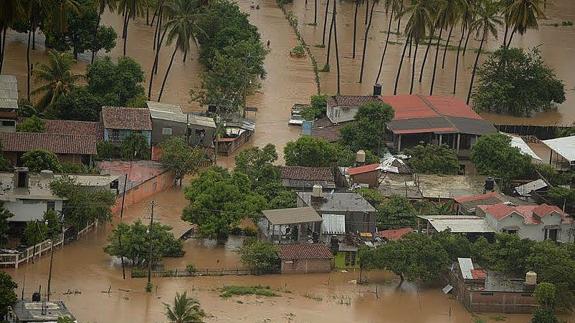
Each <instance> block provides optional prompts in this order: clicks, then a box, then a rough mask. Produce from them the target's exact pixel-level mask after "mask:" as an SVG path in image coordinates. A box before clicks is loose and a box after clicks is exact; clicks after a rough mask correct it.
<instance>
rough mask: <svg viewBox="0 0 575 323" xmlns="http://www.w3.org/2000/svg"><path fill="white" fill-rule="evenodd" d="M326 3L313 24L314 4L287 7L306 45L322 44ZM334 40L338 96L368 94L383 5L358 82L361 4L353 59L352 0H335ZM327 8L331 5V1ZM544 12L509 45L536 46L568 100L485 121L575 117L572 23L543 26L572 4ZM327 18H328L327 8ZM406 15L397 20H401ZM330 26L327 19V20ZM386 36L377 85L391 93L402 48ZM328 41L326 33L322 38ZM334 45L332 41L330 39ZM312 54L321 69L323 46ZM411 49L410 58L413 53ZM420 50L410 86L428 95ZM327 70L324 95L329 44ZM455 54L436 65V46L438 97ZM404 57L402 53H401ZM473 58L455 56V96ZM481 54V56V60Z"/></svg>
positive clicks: (330, 85) (407, 67) (330, 87)
mask: <svg viewBox="0 0 575 323" xmlns="http://www.w3.org/2000/svg"><path fill="white" fill-rule="evenodd" d="M325 3H326V1H321V0H320V4H321V5H320V6H319V7H318V25H317V26H311V25H309V23H313V18H314V2H313V1H309V3H308V5H307V8H306V6H305V2H304V1H295V2H294V4H293V5H292V6H291V7H290V9H291V10H293V12H294V13H295V15H296V16H297V17H298V21H299V25H300V28H302V29H303V35H304V38H305V39H306V41H307V43H309V44H310V45H316V44H321V40H322V31H323V17H324V10H325ZM337 5H338V9H337V14H338V20H337V23H338V26H337V31H338V39H339V41H338V43H339V53H340V67H341V75H342V77H341V93H342V94H349V95H353V94H371V92H372V86H373V84H374V83H375V78H376V76H377V71H378V67H379V63H380V59H381V53H382V50H383V46H384V43H385V37H386V35H387V34H386V31H387V23H388V20H387V17H386V15H385V12H384V9H383V8H382V6H379V7H376V11H375V13H374V18H373V25H372V27H371V31H370V34H369V36H368V40H369V41H368V45H367V50H366V53H365V54H366V62H365V75H364V80H363V83H361V84H360V83H358V81H359V71H360V66H361V56H362V51H363V50H362V47H363V40H364V31H365V27H364V17H365V6H362V7H360V10H359V14H358V28H357V30H358V36H357V41H356V42H357V43H356V51H357V52H356V53H357V54H356V58H355V59H353V58H352V43H353V3H352V2H351V1H338V2H337ZM330 6H331V5H330ZM546 15H547V17H548V19H547V20H543V21H541V22H540V25H541V26H540V29H539V30H538V31H531V30H530V31H529V32H527V34H526V35H525V36H523V37H521V36H519V35H515V36H514V38H513V39H514V40H513V44H512V46H517V47H522V48H531V47H535V46H539V49H540V50H541V53H542V56H543V59H544V60H545V62H546V63H547V64H548V65H549V66H551V67H552V68H553V69H554V70H555V72H556V73H557V76H558V77H559V78H560V79H562V80H563V81H564V82H565V89H566V92H567V100H566V102H565V103H563V104H562V105H561V106H559V109H558V111H554V112H547V113H539V114H537V115H535V116H534V117H533V118H529V119H526V118H513V117H507V116H497V115H491V114H485V117H487V118H488V119H489V120H491V121H493V122H498V123H530V124H556V123H559V124H571V123H573V122H574V121H575V109H574V106H575V103H574V99H575V94H574V90H573V88H574V86H575V65H574V64H572V62H571V59H572V57H573V55H575V27H572V26H571V27H553V26H546V25H545V24H550V23H555V22H559V23H561V21H575V2H573V1H571V0H555V1H552V2H548V6H547V10H546ZM329 17H330V18H331V8H330V13H329ZM405 22H406V19H403V21H402V27H401V28H402V29H401V30H403V28H404V26H403V24H404V23H405ZM393 25H394V26H393V27H392V30H393V31H396V30H397V23H394V24H393ZM328 30H329V22H328ZM446 34H447V33H446V32H444V33H443V37H444V38H446V36H447V35H446ZM459 35H460V34H459V33H458V32H456V31H455V30H454V32H453V35H452V38H451V42H450V44H451V45H455V46H456V45H457V41H458V40H459ZM499 35H500V38H502V37H503V30H502V29H501V30H500V32H499ZM390 40H391V41H393V42H395V43H396V44H393V45H390V46H388V49H387V54H386V57H385V62H384V66H383V72H382V76H381V78H380V80H379V81H380V83H382V84H383V92H384V94H387V95H390V94H393V87H394V82H395V76H396V73H397V66H398V63H399V60H400V57H401V51H402V49H403V43H404V41H405V39H404V37H403V36H399V37H398V36H396V35H392V36H391V37H390ZM278 41H282V40H281V38H280V39H274V40H272V44H273V43H277V42H278ZM500 44H501V40H494V39H490V40H489V42H488V43H487V45H486V48H487V49H488V50H494V49H496V48H497V47H498V46H499V45H500ZM326 45H327V36H326ZM332 46H333V43H332ZM478 46H479V39H471V40H470V42H469V47H470V48H477V47H478ZM312 51H313V52H314V55H315V56H316V58H317V59H318V64H319V66H320V68H321V67H322V66H323V64H325V62H326V55H327V48H318V47H312ZM413 52H414V51H412V57H413V55H414V53H413ZM424 52H425V46H421V45H420V46H419V50H418V52H417V56H416V85H415V87H414V92H415V93H423V94H428V93H429V89H430V83H431V73H432V68H433V64H432V63H431V64H430V62H432V60H433V58H434V53H435V52H434V51H430V54H429V57H428V63H427V64H426V67H425V73H424V78H423V82H422V83H417V77H418V75H419V71H420V67H421V61H422V60H423V56H424ZM331 56H332V57H331V62H330V65H331V72H329V73H321V81H322V90H323V91H324V92H326V93H334V92H335V91H336V72H335V71H336V61H335V50H334V48H332V51H331ZM455 56H456V51H453V50H448V51H447V57H446V63H445V69H441V60H442V57H443V49H441V50H440V56H439V60H438V62H439V63H438V68H437V75H436V81H435V87H434V94H437V95H453V94H452V92H453V79H454V66H455ZM406 57H407V54H406ZM474 59H475V53H474V52H471V51H468V52H467V54H466V55H465V56H464V57H462V59H461V60H460V63H461V65H460V69H459V77H458V82H457V90H456V94H455V95H456V96H457V97H459V98H463V99H465V98H466V96H467V90H468V87H469V81H470V76H471V70H472V68H473V62H474ZM483 59H484V58H483V57H482V58H481V60H480V61H482V60H483ZM412 63H413V61H412V58H407V59H406V60H405V61H404V64H403V68H402V74H401V77H400V81H399V86H398V93H409V85H410V75H411V67H412Z"/></svg>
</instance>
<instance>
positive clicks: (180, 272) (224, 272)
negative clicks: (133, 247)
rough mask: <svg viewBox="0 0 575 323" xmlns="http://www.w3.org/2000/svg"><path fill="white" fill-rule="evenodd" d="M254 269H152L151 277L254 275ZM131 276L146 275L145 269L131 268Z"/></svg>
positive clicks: (143, 276) (141, 276) (142, 276)
mask: <svg viewBox="0 0 575 323" xmlns="http://www.w3.org/2000/svg"><path fill="white" fill-rule="evenodd" d="M255 274H256V273H255V271H253V270H250V269H246V268H211V269H210V268H205V269H195V270H194V271H190V270H187V269H177V268H176V269H172V270H152V277H196V276H246V275H255ZM131 277H132V278H145V277H148V272H147V271H146V270H140V269H132V273H131Z"/></svg>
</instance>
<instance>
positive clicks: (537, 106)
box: [473, 48, 565, 116]
mask: <svg viewBox="0 0 575 323" xmlns="http://www.w3.org/2000/svg"><path fill="white" fill-rule="evenodd" d="M477 75H478V76H479V79H480V80H479V84H478V86H477V88H476V90H475V92H474V94H473V104H474V107H475V108H476V109H477V110H480V111H487V112H495V113H503V114H511V115H515V116H529V115H531V114H532V113H533V112H538V111H545V110H549V109H551V108H553V107H555V105H556V104H558V103H563V102H564V101H565V86H564V84H563V82H562V81H561V80H559V79H558V78H557V76H556V75H555V73H554V72H553V70H551V68H549V67H548V66H547V65H545V63H544V62H543V59H542V58H541V55H540V53H539V50H538V49H536V48H535V49H532V50H530V51H527V52H525V51H524V50H523V49H520V48H508V49H506V48H501V49H499V50H497V51H495V53H493V54H492V55H491V56H490V57H489V58H488V59H487V61H486V62H485V63H483V65H482V66H481V67H480V68H479V70H478V71H477Z"/></svg>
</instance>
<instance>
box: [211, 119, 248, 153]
mask: <svg viewBox="0 0 575 323" xmlns="http://www.w3.org/2000/svg"><path fill="white" fill-rule="evenodd" d="M222 124H223V125H222V128H223V133H224V135H223V136H221V137H218V138H217V139H216V144H217V149H216V150H217V153H218V154H222V155H225V156H229V155H230V154H232V153H233V152H234V151H236V150H237V149H238V148H240V147H241V146H242V145H243V144H244V143H246V142H248V141H249V140H250V138H251V137H252V135H253V133H254V131H255V130H256V123H255V122H254V121H252V120H249V119H246V118H241V117H237V116H236V117H230V118H228V119H226V120H224V121H223V122H222Z"/></svg>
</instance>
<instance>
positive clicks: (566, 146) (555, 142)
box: [543, 136, 575, 163]
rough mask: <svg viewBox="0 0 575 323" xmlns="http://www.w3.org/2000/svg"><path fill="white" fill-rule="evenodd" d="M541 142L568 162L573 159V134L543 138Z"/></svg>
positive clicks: (574, 157) (574, 145) (574, 139)
mask: <svg viewBox="0 0 575 323" xmlns="http://www.w3.org/2000/svg"><path fill="white" fill-rule="evenodd" d="M543 143H544V144H545V145H547V147H549V148H551V150H553V151H554V152H556V153H557V154H559V155H561V156H562V157H563V158H565V159H567V160H568V161H569V162H570V163H572V162H574V161H575V136H569V137H562V138H555V139H549V140H543Z"/></svg>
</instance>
